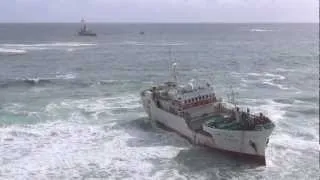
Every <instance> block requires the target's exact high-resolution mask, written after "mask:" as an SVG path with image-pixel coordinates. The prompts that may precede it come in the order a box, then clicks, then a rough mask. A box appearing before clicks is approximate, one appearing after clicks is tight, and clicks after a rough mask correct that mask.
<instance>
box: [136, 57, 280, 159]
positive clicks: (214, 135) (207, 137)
mask: <svg viewBox="0 0 320 180" xmlns="http://www.w3.org/2000/svg"><path fill="white" fill-rule="evenodd" d="M232 92H233V91H232ZM232 95H233V98H232V99H233V100H234V93H232ZM141 99H142V105H143V108H144V110H145V111H146V113H147V114H148V116H149V118H148V120H150V121H151V123H153V124H154V123H155V122H157V123H160V124H162V125H164V126H165V127H167V128H169V129H171V130H173V131H175V132H177V133H178V134H180V135H182V136H184V137H186V138H187V139H189V140H190V141H191V142H192V143H194V144H198V145H203V146H207V147H209V148H215V149H218V150H223V151H227V152H232V153H236V154H238V155H241V156H242V155H244V156H243V157H248V158H249V159H254V160H258V162H259V163H262V164H263V165H265V164H266V160H265V150H266V148H267V145H268V142H269V137H270V135H271V133H272V131H273V129H274V128H275V125H274V123H273V122H272V121H271V120H270V119H269V118H268V117H266V116H265V115H263V114H262V113H259V114H253V113H251V112H250V110H249V108H247V109H246V110H242V109H241V108H240V107H239V106H238V105H236V104H235V103H232V102H225V101H223V100H222V98H217V96H216V94H215V92H214V89H213V86H212V85H211V84H210V83H204V84H203V85H201V84H200V85H198V84H197V85H195V84H194V83H193V82H189V83H186V84H182V83H178V82H177V74H176V63H174V64H173V65H172V74H171V80H169V81H167V82H164V83H163V84H160V85H157V86H154V87H151V88H149V89H146V90H143V91H142V92H141Z"/></svg>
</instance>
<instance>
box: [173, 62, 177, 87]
mask: <svg viewBox="0 0 320 180" xmlns="http://www.w3.org/2000/svg"><path fill="white" fill-rule="evenodd" d="M176 66H177V63H173V64H172V79H173V82H177V72H176Z"/></svg>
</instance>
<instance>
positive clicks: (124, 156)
mask: <svg viewBox="0 0 320 180" xmlns="http://www.w3.org/2000/svg"><path fill="white" fill-rule="evenodd" d="M112 126H113V125H105V126H104V128H102V127H101V126H95V125H87V124H79V123H70V122H65V121H57V122H53V123H45V124H38V125H29V126H26V127H21V126H20V127H19V126H16V127H7V128H2V129H0V139H1V141H0V143H1V144H2V146H0V154H1V156H0V162H1V163H0V171H1V172H2V173H1V176H2V177H6V178H7V179H11V178H15V179H29V178H31V179H41V178H48V177H51V178H58V177H59V178H62V179H65V178H83V177H87V178H90V177H91V178H94V177H96V178H97V177H98V178H99V177H100V178H107V179H115V178H124V177H131V178H133V179H148V178H151V179H152V177H150V176H155V177H159V174H162V173H161V171H158V172H159V174H157V173H156V174H154V175H151V174H153V173H152V172H153V171H154V169H155V164H154V163H153V161H152V160H155V159H171V158H174V157H175V156H176V155H177V154H178V153H179V151H180V150H181V149H185V148H189V145H188V143H187V142H185V143H186V144H185V145H186V146H185V147H176V146H168V145H160V146H149V145H148V143H146V145H145V146H134V145H133V146H128V144H127V142H128V141H130V140H131V139H132V138H137V137H135V136H132V135H130V134H128V133H127V131H126V130H124V129H122V128H121V127H120V129H112ZM134 128H135V127H132V128H130V129H131V131H132V129H134ZM105 129H108V130H105ZM136 131H137V132H136V133H146V134H144V136H145V137H148V134H149V133H150V134H153V133H154V132H140V131H142V130H141V129H140V130H139V129H137V130H136ZM153 137H154V138H156V139H155V142H158V141H161V139H168V138H170V139H174V138H176V139H177V140H178V141H180V140H179V139H182V138H180V137H179V136H175V135H173V134H165V133H161V134H158V136H153ZM157 137H158V138H157ZM159 137H160V139H159ZM140 141H141V142H143V141H144V139H141V140H140ZM26 164H28V166H26ZM168 164H169V161H168ZM164 171H166V170H164ZM177 173H178V172H177ZM176 175H177V176H179V174H176ZM176 175H175V176H176ZM160 176H161V175H160Z"/></svg>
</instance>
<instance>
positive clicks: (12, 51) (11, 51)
mask: <svg viewBox="0 0 320 180" xmlns="http://www.w3.org/2000/svg"><path fill="white" fill-rule="evenodd" d="M26 53H27V51H26V50H22V49H7V48H1V47H0V55H22V54H26Z"/></svg>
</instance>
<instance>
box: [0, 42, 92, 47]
mask: <svg viewBox="0 0 320 180" xmlns="http://www.w3.org/2000/svg"><path fill="white" fill-rule="evenodd" d="M96 45H97V44H95V43H83V42H52V43H40V44H0V46H6V47H20V48H25V47H80V46H96Z"/></svg>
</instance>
